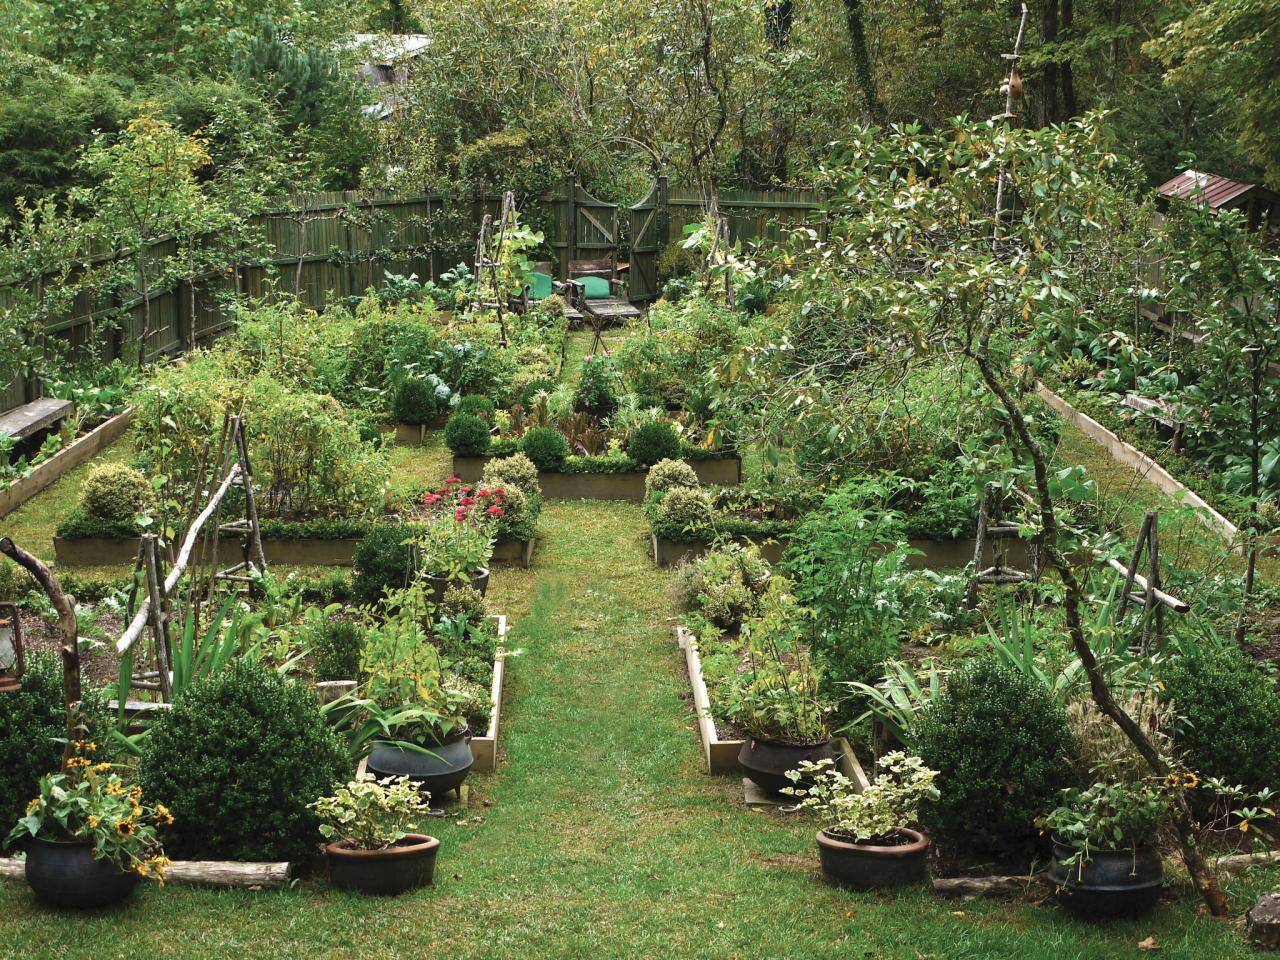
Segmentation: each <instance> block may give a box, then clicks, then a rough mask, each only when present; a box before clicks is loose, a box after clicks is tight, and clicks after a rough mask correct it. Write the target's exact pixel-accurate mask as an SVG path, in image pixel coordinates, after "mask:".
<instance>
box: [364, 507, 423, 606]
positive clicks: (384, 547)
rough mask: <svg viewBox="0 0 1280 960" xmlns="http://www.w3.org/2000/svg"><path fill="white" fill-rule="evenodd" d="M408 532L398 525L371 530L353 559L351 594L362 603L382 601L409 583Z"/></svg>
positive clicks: (386, 525) (385, 525)
mask: <svg viewBox="0 0 1280 960" xmlns="http://www.w3.org/2000/svg"><path fill="white" fill-rule="evenodd" d="M408 539H409V531H408V530H406V529H405V527H404V526H402V525H401V524H397V523H381V524H378V525H377V526H376V527H372V528H370V530H369V532H368V533H366V534H365V535H364V539H363V540H361V541H360V545H359V546H358V547H356V552H355V556H354V557H353V558H352V561H351V567H352V576H351V590H352V592H353V593H354V594H355V595H356V598H357V599H359V600H360V601H361V602H362V603H373V602H374V601H376V600H380V599H381V598H382V596H383V594H384V593H385V592H386V591H387V590H399V589H402V588H403V587H404V585H405V584H406V583H407V582H408V579H409V544H408V542H407V541H408Z"/></svg>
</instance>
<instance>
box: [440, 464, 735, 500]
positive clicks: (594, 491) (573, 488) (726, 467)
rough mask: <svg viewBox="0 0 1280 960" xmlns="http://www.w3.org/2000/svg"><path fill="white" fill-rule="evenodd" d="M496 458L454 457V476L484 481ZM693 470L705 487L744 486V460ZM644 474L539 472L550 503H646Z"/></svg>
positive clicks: (642, 472) (466, 480)
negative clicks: (491, 461)
mask: <svg viewBox="0 0 1280 960" xmlns="http://www.w3.org/2000/svg"><path fill="white" fill-rule="evenodd" d="M492 459H493V458H492V457H454V458H453V475H454V476H455V477H457V478H458V479H460V480H463V481H465V482H466V483H475V482H477V481H478V480H479V479H480V474H481V473H482V472H483V470H484V465H485V464H486V463H488V462H489V461H490V460H492ZM688 463H689V466H691V467H693V470H694V473H696V474H697V475H698V479H699V480H700V481H701V482H702V483H704V484H715V485H717V486H723V487H731V486H736V485H737V484H739V483H741V482H742V459H741V458H740V457H715V458H711V459H707V460H690V461H688ZM645 476H646V472H645V471H644V470H628V471H626V472H625V473H560V472H558V471H545V470H539V471H538V483H539V485H540V486H541V487H542V495H543V497H545V498H546V499H548V500H628V501H630V502H632V503H643V502H644V480H645Z"/></svg>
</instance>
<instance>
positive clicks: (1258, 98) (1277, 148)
mask: <svg viewBox="0 0 1280 960" xmlns="http://www.w3.org/2000/svg"><path fill="white" fill-rule="evenodd" d="M1150 49H1151V51H1152V52H1153V53H1154V54H1155V55H1156V56H1157V57H1159V58H1160V59H1161V60H1162V61H1163V62H1164V63H1165V64H1166V66H1167V67H1168V68H1169V69H1168V73H1167V74H1166V76H1167V78H1168V79H1169V80H1170V81H1171V82H1173V83H1174V84H1176V85H1177V86H1179V87H1180V88H1184V89H1186V88H1195V87H1205V86H1208V87H1213V88H1216V89H1217V90H1218V92H1219V94H1220V95H1221V97H1222V101H1223V103H1224V104H1225V105H1226V107H1227V113H1228V114H1229V115H1230V116H1231V118H1232V120H1233V122H1234V125H1235V127H1236V129H1237V130H1238V132H1239V142H1240V147H1241V149H1242V150H1243V151H1244V152H1245V153H1246V154H1247V155H1248V156H1249V158H1250V159H1252V160H1253V161H1254V162H1255V163H1257V164H1258V165H1260V166H1262V167H1264V168H1265V169H1266V171H1267V176H1268V177H1270V178H1272V179H1275V178H1277V177H1280V98H1277V97H1276V95H1275V91H1276V85H1277V84H1278V83H1280V0H1207V2H1204V3H1198V4H1195V5H1193V6H1192V7H1191V8H1190V10H1189V11H1188V12H1187V14H1186V16H1184V17H1183V18H1182V19H1180V20H1175V21H1173V22H1172V23H1170V24H1168V26H1167V27H1166V28H1165V31H1164V34H1163V35H1162V36H1161V37H1160V38H1159V39H1158V40H1157V41H1153V42H1152V43H1151V45H1150Z"/></svg>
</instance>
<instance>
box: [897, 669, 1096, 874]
mask: <svg viewBox="0 0 1280 960" xmlns="http://www.w3.org/2000/svg"><path fill="white" fill-rule="evenodd" d="M910 739H911V741H912V742H911V743H910V744H909V748H910V749H911V751H912V752H913V753H915V754H916V755H918V756H919V757H920V759H921V760H923V761H924V763H925V766H928V767H932V768H933V769H934V770H937V771H938V779H937V787H938V790H939V792H940V797H939V799H938V800H937V801H935V802H934V803H932V804H931V805H930V807H929V809H928V811H927V812H926V814H925V821H926V823H927V825H928V826H929V827H930V828H931V829H932V830H934V831H935V833H936V835H937V836H938V837H940V838H945V840H946V841H947V842H948V843H949V844H952V845H954V846H955V847H959V848H962V849H967V850H974V851H980V852H984V853H990V852H995V853H1001V854H1028V853H1030V852H1032V851H1033V850H1034V849H1035V847H1036V846H1037V845H1038V842H1039V831H1038V830H1037V829H1036V825H1035V820H1036V817H1038V816H1040V815H1041V814H1043V813H1044V812H1045V811H1046V810H1048V809H1049V808H1050V807H1052V806H1054V804H1055V803H1056V802H1057V800H1058V792H1059V791H1060V790H1062V789H1063V788H1064V787H1068V786H1070V785H1071V768H1070V766H1069V764H1068V754H1069V752H1070V750H1071V734H1070V732H1069V731H1068V729H1067V717H1066V712H1065V711H1064V710H1063V709H1062V708H1061V707H1060V706H1058V705H1057V704H1056V703H1055V702H1054V701H1053V700H1052V699H1051V698H1050V697H1049V694H1048V693H1047V692H1046V691H1045V689H1044V687H1043V686H1042V685H1041V684H1040V683H1039V682H1038V681H1036V680H1034V679H1032V678H1031V677H1028V676H1026V675H1025V674H1023V673H1020V672H1019V671H1018V670H1016V669H1015V668H1013V667H1010V666H1007V665H1005V664H1003V663H1001V662H1000V661H999V660H997V659H996V658H995V657H991V656H984V657H976V658H974V659H972V660H969V661H967V662H966V663H964V664H962V665H961V666H960V667H959V668H958V669H957V670H956V671H955V672H954V673H952V674H951V676H950V677H948V679H947V683H946V686H945V688H944V689H943V691H942V692H941V693H940V694H938V696H937V697H936V698H934V700H933V701H932V702H931V703H929V704H928V705H927V706H926V707H925V708H924V709H923V710H922V711H921V712H920V714H919V716H918V717H917V719H916V722H915V723H914V724H913V726H912V728H911V732H910Z"/></svg>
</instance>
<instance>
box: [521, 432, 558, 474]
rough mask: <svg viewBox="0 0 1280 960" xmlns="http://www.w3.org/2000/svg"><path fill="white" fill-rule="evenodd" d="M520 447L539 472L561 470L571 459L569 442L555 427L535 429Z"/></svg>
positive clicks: (527, 435)
mask: <svg viewBox="0 0 1280 960" xmlns="http://www.w3.org/2000/svg"><path fill="white" fill-rule="evenodd" d="M520 446H521V449H522V450H523V451H524V455H525V456H526V457H528V458H529V459H530V460H532V461H533V462H534V465H535V466H537V468H538V469H539V470H559V469H560V468H561V467H563V466H564V462H565V460H567V459H568V458H569V441H568V440H566V439H565V436H564V434H563V433H561V432H560V431H559V430H557V429H556V428H555V427H534V428H533V429H532V430H530V431H529V432H528V433H526V434H525V435H524V440H523V442H522V443H521V444H520Z"/></svg>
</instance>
